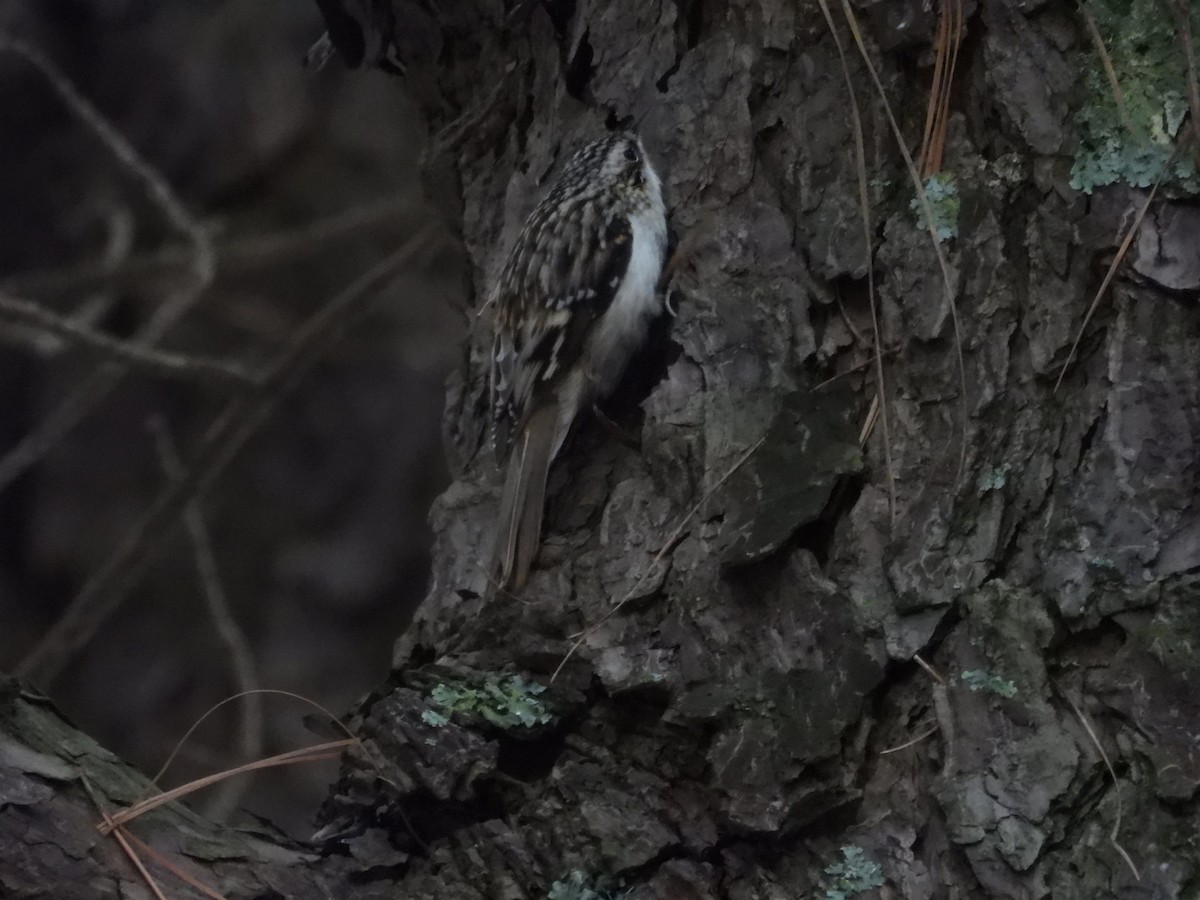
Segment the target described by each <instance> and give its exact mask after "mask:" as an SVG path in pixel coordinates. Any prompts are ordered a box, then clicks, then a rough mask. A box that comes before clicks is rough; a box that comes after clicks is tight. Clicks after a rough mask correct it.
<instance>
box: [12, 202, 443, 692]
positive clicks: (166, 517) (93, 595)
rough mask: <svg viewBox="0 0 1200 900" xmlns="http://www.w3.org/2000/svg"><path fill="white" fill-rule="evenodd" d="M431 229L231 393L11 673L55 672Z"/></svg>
mask: <svg viewBox="0 0 1200 900" xmlns="http://www.w3.org/2000/svg"><path fill="white" fill-rule="evenodd" d="M434 233H435V228H434V226H433V225H426V226H425V227H424V228H422V229H421V230H420V231H419V232H418V233H417V234H416V235H414V236H413V237H412V238H410V239H409V240H408V241H406V242H405V244H404V245H403V246H402V247H401V248H400V249H399V250H397V251H396V252H395V253H392V254H391V255H390V256H388V257H387V258H386V259H384V260H383V261H382V262H380V263H377V264H376V265H375V266H374V267H372V268H371V269H370V270H369V271H367V272H366V273H365V274H363V275H362V276H360V277H359V278H358V279H357V280H356V281H354V282H353V283H352V284H350V285H349V286H348V287H346V288H345V289H344V290H342V291H341V292H340V293H338V294H337V295H336V296H334V297H333V298H332V299H330V300H329V301H328V302H327V303H326V304H325V305H324V306H322V307H321V309H320V310H318V311H317V312H316V313H314V314H313V315H312V316H311V317H310V318H309V319H308V321H307V322H305V324H304V325H303V326H302V327H301V328H300V329H299V330H298V331H297V332H296V334H295V335H294V337H293V338H292V340H291V341H289V342H288V344H287V346H285V347H284V348H283V349H282V350H280V352H279V353H278V354H277V355H276V356H275V357H274V358H273V359H272V360H271V362H270V363H268V365H267V366H266V367H265V368H264V370H263V379H262V382H261V383H260V384H259V385H257V386H255V387H254V388H252V389H251V390H248V391H245V392H243V393H240V394H239V395H237V396H236V397H234V398H233V399H231V400H230V401H229V403H228V404H227V405H226V407H225V409H224V410H222V412H221V414H220V415H219V416H218V417H217V419H216V421H215V422H214V423H213V424H212V426H210V428H209V429H208V433H207V434H206V435H205V438H204V442H203V444H202V446H201V448H200V452H199V453H198V454H197V457H196V459H195V461H194V462H193V463H192V464H191V466H190V467H189V468H188V469H187V470H186V472H185V473H184V474H183V476H182V477H180V478H177V479H173V480H172V481H171V482H170V484H168V485H167V486H166V487H165V488H164V489H163V490H162V491H161V492H160V493H159V495H158V497H157V498H155V500H154V503H153V504H152V505H151V507H150V509H149V510H147V511H146V513H145V514H144V515H143V516H142V518H141V520H140V521H139V522H138V523H137V524H136V525H135V526H134V527H133V528H132V529H130V531H129V533H127V534H126V535H125V537H124V539H123V540H122V542H121V544H120V545H119V546H118V547H117V549H116V551H115V552H114V553H113V555H112V556H111V557H110V558H109V559H108V560H107V562H105V563H104V565H103V566H101V567H100V569H99V570H98V571H97V572H95V573H94V574H93V575H92V577H91V578H90V579H89V580H88V581H87V582H86V583H85V584H84V585H83V587H82V588H81V589H80V590H79V593H78V594H77V595H76V596H75V598H74V599H73V600H72V601H71V604H70V605H69V606H68V607H67V610H66V612H64V613H63V616H62V618H60V619H59V621H58V622H57V623H55V625H54V626H53V627H52V628H51V629H50V631H49V632H48V633H47V634H46V635H45V636H44V637H43V638H42V640H41V641H40V642H39V643H38V645H37V646H36V647H34V649H33V651H32V652H31V653H30V654H29V655H28V656H27V657H26V658H25V659H24V660H22V661H21V663H20V665H19V666H18V667H17V672H16V674H17V675H19V676H20V677H23V678H27V679H31V680H33V681H35V682H40V683H42V684H44V685H46V684H49V683H50V682H52V681H53V680H54V678H55V677H56V676H57V675H58V673H59V672H61V671H62V668H63V666H65V665H66V664H67V663H68V662H69V661H70V660H71V659H72V658H73V657H74V656H75V654H76V653H78V652H79V650H80V649H82V648H83V647H84V646H85V645H86V644H87V643H88V641H90V640H91V638H92V636H93V635H94V634H95V633H96V629H97V628H99V627H100V625H101V624H103V623H104V622H105V621H106V620H107V619H108V617H109V616H111V615H112V613H113V612H114V610H116V609H117V607H118V606H119V605H120V603H121V601H122V599H124V597H125V595H126V593H127V592H128V591H129V590H130V588H131V587H132V586H133V585H134V584H135V583H136V582H137V580H138V579H139V578H140V577H141V575H142V573H143V572H144V571H145V569H146V566H147V564H148V563H149V562H150V561H151V560H152V559H153V558H154V555H155V554H156V553H157V551H158V550H159V548H160V547H161V546H162V544H163V542H164V540H165V539H166V538H167V537H168V536H169V534H170V530H171V529H170V526H171V525H172V524H173V523H174V521H175V519H176V517H177V516H178V515H179V513H180V512H181V511H182V510H183V509H184V508H185V507H186V506H187V505H188V503H190V502H191V501H192V500H193V499H195V498H198V497H201V496H202V495H203V494H204V492H205V491H206V490H207V489H208V488H209V487H210V486H211V485H212V483H213V481H215V480H216V478H217V477H218V476H219V475H220V474H221V473H222V472H223V471H224V470H225V468H226V467H227V466H228V465H229V463H230V462H231V461H232V460H233V458H234V457H235V456H236V455H237V453H238V451H239V450H241V448H242V447H243V446H244V445H245V443H246V441H247V440H248V439H249V438H250V437H251V435H253V434H254V433H255V432H257V431H258V429H259V428H261V427H262V425H263V423H264V422H265V421H266V420H267V418H268V417H269V416H270V415H271V414H272V413H273V412H274V411H275V409H276V407H277V406H278V405H279V402H280V400H282V399H283V397H285V396H286V395H287V394H288V393H289V391H290V390H291V389H292V388H293V387H294V386H295V384H296V381H297V380H298V379H299V377H300V375H301V374H303V373H304V372H305V371H306V370H307V369H308V368H309V367H310V366H311V365H312V364H313V363H314V362H315V361H316V360H317V359H318V358H319V356H320V355H321V353H322V352H323V351H324V350H325V348H326V347H328V346H329V344H330V343H331V342H332V341H333V340H335V339H336V338H337V337H338V336H339V335H340V332H341V330H342V328H343V327H344V326H345V324H346V322H347V321H348V320H349V318H350V316H351V315H353V314H354V313H355V312H356V311H357V310H358V309H359V308H360V307H361V306H362V305H363V303H364V301H365V300H366V299H368V298H369V297H371V296H372V295H373V294H374V292H375V291H377V290H378V289H379V288H380V287H381V286H382V285H383V284H384V283H385V282H386V281H387V280H388V279H390V278H392V277H393V276H394V275H396V274H397V272H398V271H399V269H400V268H401V267H402V266H405V265H407V264H409V263H410V262H411V261H412V260H413V258H414V257H415V256H416V254H417V252H418V251H420V250H422V249H423V248H424V247H425V246H426V245H428V244H429V243H430V239H431V237H432V236H433V234H434Z"/></svg>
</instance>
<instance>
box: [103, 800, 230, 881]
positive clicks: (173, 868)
mask: <svg viewBox="0 0 1200 900" xmlns="http://www.w3.org/2000/svg"><path fill="white" fill-rule="evenodd" d="M106 818H107V817H106ZM117 830H118V832H120V833H121V834H124V835H125V838H126V839H127V840H128V841H129V843H130V844H133V845H136V846H137V848H138V849H139V850H140V851H141V852H142V853H144V854H145V855H146V856H149V857H150V858H151V859H153V860H154V861H155V862H156V863H158V864H159V865H160V866H162V867H163V868H164V869H166V870H167V871H168V872H170V873H171V874H172V875H174V876H175V877H176V878H178V879H179V880H180V881H182V882H183V883H184V884H187V885H190V886H191V887H193V888H195V889H196V890H197V891H199V892H200V893H201V894H203V895H204V896H205V897H208V898H209V900H228V898H226V896H225V895H224V894H219V893H217V892H216V891H214V890H213V889H212V888H210V887H209V886H208V885H207V884H205V883H204V882H203V881H201V880H200V879H198V878H193V877H192V876H191V875H189V874H188V873H187V872H185V871H184V870H183V869H181V868H180V867H179V866H177V865H175V863H173V862H172V861H171V860H170V859H168V858H167V857H166V856H164V855H163V854H161V853H159V852H158V851H157V850H155V849H154V848H153V847H151V846H150V845H149V844H147V843H146V842H145V841H143V840H142V839H141V838H139V837H138V836H137V835H136V834H134V833H133V832H132V831H129V830H127V829H125V828H124V827H121V828H118V829H117Z"/></svg>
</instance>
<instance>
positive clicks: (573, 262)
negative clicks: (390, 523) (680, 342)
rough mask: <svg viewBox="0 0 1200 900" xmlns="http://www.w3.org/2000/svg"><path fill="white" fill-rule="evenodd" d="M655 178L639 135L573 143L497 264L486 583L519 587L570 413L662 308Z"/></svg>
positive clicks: (639, 341)
mask: <svg viewBox="0 0 1200 900" xmlns="http://www.w3.org/2000/svg"><path fill="white" fill-rule="evenodd" d="M666 250H667V215H666V206H665V204H664V202H663V192H662V181H661V179H660V178H659V175H658V173H657V172H656V171H655V169H654V166H653V164H652V163H651V161H650V159H649V157H648V156H647V155H646V150H645V147H644V146H643V145H642V141H641V139H640V137H638V136H637V135H636V134H634V133H631V132H627V131H617V132H611V133H608V134H606V135H605V136H603V137H601V138H598V139H596V140H593V141H591V142H590V143H587V144H585V145H584V146H583V147H581V148H580V149H579V150H578V151H577V152H576V153H575V154H574V156H572V157H571V159H570V160H569V161H568V162H567V164H566V165H565V166H564V167H563V170H562V173H561V174H560V175H559V177H558V179H557V180H556V181H555V182H554V184H553V185H552V186H551V188H550V190H549V191H548V192H547V193H546V196H545V197H544V198H543V199H542V200H541V202H540V203H538V204H537V206H536V207H535V208H534V210H533V212H532V213H530V215H529V218H528V219H527V220H526V222H525V225H524V227H523V228H522V229H521V231H520V233H519V235H518V236H517V239H516V241H515V243H514V244H513V246H512V249H511V250H510V251H509V253H508V256H507V258H506V260H505V262H504V265H503V267H502V268H501V270H500V275H499V277H498V278H497V279H496V281H495V284H494V286H493V290H492V292H491V294H490V296H489V298H488V303H489V305H490V304H495V320H494V321H495V324H494V333H493V342H492V358H491V373H490V395H491V410H492V442H493V447H494V450H495V456H496V459H497V461H498V463H500V464H501V465H503V464H504V460H505V458H506V457H507V469H506V474H505V479H504V487H503V490H502V491H501V495H500V513H499V521H498V525H497V528H496V543H495V552H494V557H495V560H494V569H493V572H494V573H495V574H496V583H497V584H498V586H499V587H500V588H501V589H502V590H505V591H508V592H515V591H519V590H521V588H523V587H524V585H525V583H526V581H527V580H528V578H529V572H530V569H531V568H532V566H533V561H534V559H535V557H536V556H537V553H538V549H539V547H540V544H541V531H542V517H543V513H544V506H545V496H546V480H547V478H548V476H549V472H550V464H551V463H552V462H553V461H554V458H555V457H556V456H557V455H558V452H559V450H561V449H562V445H563V442H564V441H565V440H566V437H567V433H568V432H569V431H570V429H571V424H572V423H573V422H574V421H575V418H576V416H577V415H578V414H579V412H580V411H581V410H583V409H585V408H586V407H588V406H590V405H592V404H594V403H595V402H596V401H597V400H599V399H601V398H603V397H605V396H607V395H608V394H609V393H611V391H612V390H613V388H615V387H616V386H617V383H618V382H619V381H620V379H621V376H622V374H623V373H624V371H625V368H626V366H627V365H628V363H629V361H630V360H631V359H632V358H633V357H634V356H635V355H636V354H637V352H638V351H639V349H641V347H642V345H643V344H644V343H645V341H646V337H647V333H648V331H649V328H650V325H651V323H652V322H653V321H654V319H656V318H657V317H658V316H659V315H661V313H662V309H663V305H662V301H661V299H660V297H659V294H658V290H657V286H658V280H659V276H660V275H661V273H662V270H663V264H664V261H665V258H666Z"/></svg>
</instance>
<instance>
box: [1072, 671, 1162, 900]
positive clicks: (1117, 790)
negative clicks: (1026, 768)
mask: <svg viewBox="0 0 1200 900" xmlns="http://www.w3.org/2000/svg"><path fill="white" fill-rule="evenodd" d="M1058 693H1059V694H1060V695H1061V696H1062V698H1063V699H1064V700H1066V701H1067V703H1068V705H1070V707H1071V710H1072V711H1073V712H1074V713H1075V715H1076V717H1077V718H1078V719H1079V723H1080V724H1081V725H1082V726H1083V730H1084V731H1086V732H1087V736H1088V737H1089V738H1091V739H1092V743H1093V744H1095V745H1096V749H1097V750H1099V751H1100V758H1101V759H1103V760H1104V765H1105V766H1106V767H1107V768H1108V774H1109V777H1110V778H1112V783H1113V793H1114V794H1116V797H1117V815H1116V818H1115V820H1114V821H1113V827H1112V831H1111V832H1109V835H1108V842H1109V843H1110V844H1111V845H1112V848H1113V849H1114V850H1116V851H1117V853H1118V854H1120V856H1121V859H1123V860H1125V865H1127V866H1129V871H1131V872H1132V873H1133V878H1134V880H1135V881H1141V880H1142V876H1141V875H1139V874H1138V870H1137V866H1135V865H1134V864H1133V858H1132V857H1131V856H1130V855H1129V854H1128V853H1126V852H1125V848H1124V847H1122V846H1121V845H1120V843H1118V841H1117V835H1118V834H1120V832H1121V813H1122V806H1121V785H1120V784H1119V783H1118V781H1117V772H1116V769H1114V768H1113V765H1112V763H1111V762H1110V761H1109V759H1108V753H1106V752H1105V750H1104V745H1103V744H1101V743H1100V739H1099V738H1098V737H1096V732H1095V730H1093V728H1092V723H1091V722H1089V721H1088V719H1087V716H1085V715H1084V714H1083V710H1082V709H1080V708H1079V706H1078V705H1077V704H1076V703H1075V701H1074V700H1072V699H1071V697H1070V695H1069V694H1067V692H1066V691H1064V690H1062V689H1061V688H1059V691H1058Z"/></svg>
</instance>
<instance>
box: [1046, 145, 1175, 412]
mask: <svg viewBox="0 0 1200 900" xmlns="http://www.w3.org/2000/svg"><path fill="white" fill-rule="evenodd" d="M1188 133H1190V134H1196V133H1197V132H1196V130H1195V129H1194V128H1192V129H1189V131H1188V132H1185V134H1184V135H1182V136H1181V137H1183V138H1186V137H1187V134H1188ZM1184 143H1185V141H1184V140H1181V141H1180V142H1179V143H1177V144H1176V145H1175V149H1174V151H1172V153H1171V155H1170V156H1169V157H1168V158H1167V161H1166V162H1164V163H1163V166H1162V168H1161V169H1160V170H1159V172H1158V177H1157V178H1156V179H1154V185H1153V186H1152V187H1151V188H1150V193H1149V194H1147V195H1146V200H1145V202H1144V203H1143V204H1142V205H1141V208H1140V209H1138V211H1137V215H1136V216H1134V217H1133V224H1132V225H1130V226H1129V230H1128V231H1127V232H1125V237H1124V238H1123V239H1122V240H1121V245H1120V246H1119V247H1118V248H1117V253H1116V255H1115V256H1114V257H1113V259H1112V262H1111V263H1109V265H1108V271H1107V272H1105V273H1104V280H1103V281H1101V282H1100V287H1099V288H1098V289H1097V290H1096V296H1094V297H1093V298H1092V302H1091V304H1090V305H1089V306H1088V310H1087V313H1086V314H1085V315H1084V317H1083V322H1082V323H1081V324H1080V326H1079V330H1078V331H1077V332H1075V340H1074V341H1073V342H1072V343H1071V350H1070V352H1069V353H1067V358H1066V359H1065V360H1063V364H1062V369H1061V370H1059V373H1058V380H1057V381H1056V382H1054V390H1055V391H1057V390H1058V389H1059V387H1060V386H1061V385H1062V383H1063V379H1064V378H1066V377H1067V369H1069V368H1070V366H1071V361H1072V360H1074V359H1075V352H1076V351H1077V350H1078V349H1079V342H1080V341H1082V340H1083V334H1084V331H1086V330H1087V327H1088V324H1089V323H1090V322H1091V321H1092V316H1093V315H1094V314H1095V312H1096V309H1097V307H1099V306H1100V299H1101V298H1102V297H1103V296H1104V292H1105V291H1107V290H1108V286H1109V285H1110V284H1112V280H1113V278H1114V277H1115V276H1116V274H1117V269H1118V268H1119V267H1120V265H1121V261H1122V260H1124V259H1125V255H1126V254H1127V253H1128V252H1129V248H1130V246H1132V245H1133V239H1134V238H1135V237H1136V236H1137V233H1138V229H1139V228H1140V227H1141V225H1142V219H1144V218H1146V213H1147V212H1148V211H1149V210H1150V204H1152V203H1153V202H1154V197H1155V195H1156V194H1157V193H1158V188H1159V186H1160V185H1161V184H1162V180H1163V178H1164V177H1165V176H1166V174H1167V171H1168V170H1169V169H1170V168H1171V164H1172V163H1173V162H1174V161H1175V155H1176V154H1177V153H1178V152H1179V148H1180V147H1182V146H1183V144H1184Z"/></svg>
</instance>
